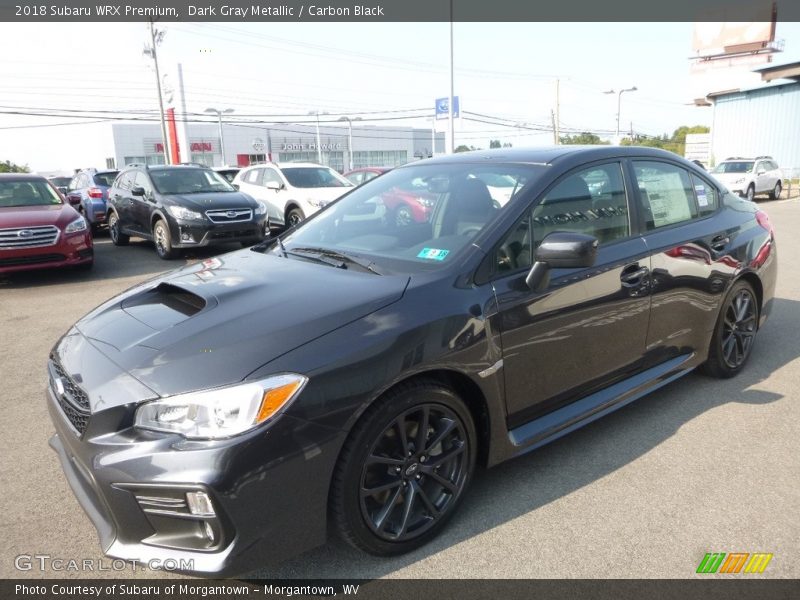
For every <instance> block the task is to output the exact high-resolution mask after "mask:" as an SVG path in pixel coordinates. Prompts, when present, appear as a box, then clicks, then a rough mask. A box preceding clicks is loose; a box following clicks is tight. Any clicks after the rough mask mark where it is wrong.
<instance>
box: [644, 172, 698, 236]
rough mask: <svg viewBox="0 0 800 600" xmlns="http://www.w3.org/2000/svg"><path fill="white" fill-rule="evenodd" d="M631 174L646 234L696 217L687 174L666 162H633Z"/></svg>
mask: <svg viewBox="0 0 800 600" xmlns="http://www.w3.org/2000/svg"><path fill="white" fill-rule="evenodd" d="M633 171H634V174H635V177H636V183H637V185H638V186H639V196H640V198H641V204H642V211H643V213H644V221H645V227H646V228H647V230H648V231H651V230H653V229H659V228H660V227H668V226H670V225H675V224H676V223H683V222H685V221H690V220H691V219H694V218H696V217H697V206H696V205H695V199H694V189H693V188H692V183H691V180H690V179H689V173H688V172H687V171H685V170H684V169H681V168H680V167H676V166H675V165H671V164H668V163H661V162H655V161H638V160H637V161H634V162H633Z"/></svg>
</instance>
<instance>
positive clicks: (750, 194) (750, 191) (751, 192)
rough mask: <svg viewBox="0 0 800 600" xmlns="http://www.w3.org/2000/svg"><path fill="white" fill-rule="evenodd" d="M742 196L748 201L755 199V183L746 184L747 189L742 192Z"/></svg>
mask: <svg viewBox="0 0 800 600" xmlns="http://www.w3.org/2000/svg"><path fill="white" fill-rule="evenodd" d="M744 197H745V199H747V200H749V201H750V202H753V201H754V200H755V197H756V187H755V185H753V184H752V183H751V184H750V185H749V186H747V191H746V192H745V193H744Z"/></svg>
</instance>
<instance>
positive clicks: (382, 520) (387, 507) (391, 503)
mask: <svg viewBox="0 0 800 600" xmlns="http://www.w3.org/2000/svg"><path fill="white" fill-rule="evenodd" d="M402 491H403V488H402V487H398V488H397V491H395V493H394V494H392V496H391V497H390V498H389V500H388V501H387V502H386V504H384V505H383V508H381V511H380V513H378V516H377V518H376V519H375V527H376V528H377V529H378V531H382V530H383V527H384V526H385V525H386V523H387V517H388V516H389V515H390V514H391V513H392V510H393V509H394V507H395V505H396V504H397V501H398V500H399V499H400V494H401V493H402Z"/></svg>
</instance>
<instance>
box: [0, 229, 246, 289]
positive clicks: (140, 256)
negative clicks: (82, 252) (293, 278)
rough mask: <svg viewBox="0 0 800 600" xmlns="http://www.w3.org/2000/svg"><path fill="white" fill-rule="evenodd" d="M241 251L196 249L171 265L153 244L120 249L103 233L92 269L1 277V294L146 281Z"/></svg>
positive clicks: (225, 247)
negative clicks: (34, 288)
mask: <svg viewBox="0 0 800 600" xmlns="http://www.w3.org/2000/svg"><path fill="white" fill-rule="evenodd" d="M240 248H241V246H240V245H239V244H226V245H222V246H211V247H205V248H195V249H192V250H185V251H184V252H183V254H182V255H181V256H180V257H179V258H176V259H174V260H168V261H167V260H162V259H160V258H158V256H157V255H156V252H155V249H154V248H153V244H152V242H148V241H145V240H142V239H139V238H133V239H131V242H130V244H129V245H128V246H122V247H119V248H118V247H115V246H114V245H113V244H112V243H111V240H110V239H109V237H108V233H107V232H103V231H101V232H99V233H98V234H96V235H95V238H94V252H95V258H94V266H93V267H92V268H91V269H86V270H82V269H79V268H61V269H38V270H33V271H20V272H16V273H10V274H8V275H0V290H2V289H13V288H33V287H41V286H49V285H63V284H70V283H82V282H87V283H88V282H92V281H108V280H112V279H122V278H128V277H142V279H146V278H147V277H150V276H155V275H158V274H159V273H164V272H167V271H172V270H174V269H178V268H180V267H183V266H185V265H187V264H191V263H192V262H196V261H197V260H203V259H206V258H209V257H211V256H217V255H219V254H223V253H225V252H230V251H232V250H238V249H240ZM126 287H127V286H126ZM119 291H122V289H120V290H119Z"/></svg>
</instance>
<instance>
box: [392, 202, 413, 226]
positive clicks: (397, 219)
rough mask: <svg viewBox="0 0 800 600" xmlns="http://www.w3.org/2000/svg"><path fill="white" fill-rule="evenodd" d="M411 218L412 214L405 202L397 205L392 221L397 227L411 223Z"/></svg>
mask: <svg viewBox="0 0 800 600" xmlns="http://www.w3.org/2000/svg"><path fill="white" fill-rule="evenodd" d="M413 220H414V215H412V214H411V209H410V208H409V207H408V206H406V205H405V204H403V205H401V206H400V207H398V209H397V211H396V212H395V213H394V223H395V225H397V226H398V227H406V226H407V225H411V223H412V221H413Z"/></svg>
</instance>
